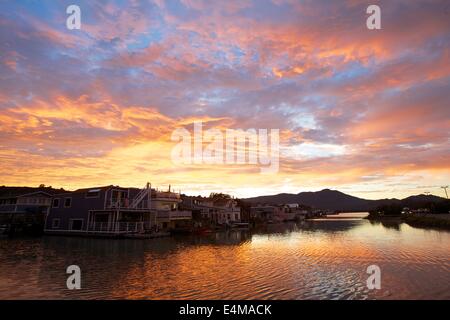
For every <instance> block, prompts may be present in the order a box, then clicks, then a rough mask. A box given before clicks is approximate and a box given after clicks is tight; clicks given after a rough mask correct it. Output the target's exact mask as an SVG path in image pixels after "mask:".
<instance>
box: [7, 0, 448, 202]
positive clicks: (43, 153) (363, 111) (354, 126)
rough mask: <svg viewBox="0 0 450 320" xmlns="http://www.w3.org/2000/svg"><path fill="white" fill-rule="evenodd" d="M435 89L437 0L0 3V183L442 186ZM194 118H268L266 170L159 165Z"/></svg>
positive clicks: (441, 52) (444, 89)
mask: <svg viewBox="0 0 450 320" xmlns="http://www.w3.org/2000/svg"><path fill="white" fill-rule="evenodd" d="M70 4H77V5H79V6H80V8H81V23H82V24H81V30H68V29H67V28H66V19H67V17H68V15H67V14H66V8H67V6H68V5H70ZM370 4H378V5H379V6H380V7H381V21H382V30H368V29H367V27H366V19H367V17H368V15H367V14H366V8H367V7H368V6H369V5H370ZM449 93H450V2H449V1H446V0H442V1H433V0H422V1H414V0H395V1H392V0H389V1H375V0H373V1H372V0H370V1H369V0H367V1H363V0H361V1H360V0H347V1H329V0H303V1H302V0H253V1H250V0H238V1H232V0H231V1H230V0H228V1H211V0H173V1H172V0H170V1H163V0H155V1H136V0H133V1H124V0H121V1H119V0H118V1H78V0H69V1H54V0H48V1H37V0H36V1H31V0H29V1H1V2H0V161H1V166H0V185H28V186H38V185H39V184H41V183H44V184H46V185H51V186H53V187H58V188H59V187H64V188H68V189H75V188H80V187H91V186H99V185H109V184H118V185H121V186H136V187H143V186H144V185H145V183H146V182H147V181H150V182H152V185H153V186H158V187H162V188H165V187H167V186H168V185H169V184H171V185H172V187H174V188H175V189H176V190H179V189H181V191H182V192H183V193H187V194H204V195H205V194H209V193H210V192H211V191H216V192H217V191H221V192H227V193H231V194H232V195H234V196H240V197H249V196H255V195H263V194H275V193H281V192H292V193H298V192H301V191H315V190H321V189H323V188H331V189H338V190H340V191H343V192H346V193H349V194H352V195H355V196H359V197H364V198H368V199H375V198H384V197H389V198H391V197H399V198H402V197H406V196H409V195H412V194H419V193H423V192H426V191H429V192H431V193H432V194H435V195H439V196H444V195H445V194H444V192H443V190H442V189H441V188H440V186H442V185H448V184H450V94H449ZM196 120H201V121H203V123H204V125H205V126H206V127H209V128H218V129H220V130H225V129H227V128H229V129H249V128H255V129H279V130H280V170H279V172H278V173H277V174H269V175H263V174H260V169H259V166H254V165H241V166H237V165H233V166H226V165H203V164H201V165H189V166H188V165H186V166H182V165H175V164H174V163H173V162H172V160H171V150H172V148H173V147H174V146H175V144H176V143H175V142H173V141H171V134H172V132H173V131H174V130H175V129H177V128H183V127H185V128H187V129H188V130H192V123H193V122H194V121H196Z"/></svg>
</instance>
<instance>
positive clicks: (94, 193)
mask: <svg viewBox="0 0 450 320" xmlns="http://www.w3.org/2000/svg"><path fill="white" fill-rule="evenodd" d="M98 197H100V189H92V190H89V191H88V192H86V198H98Z"/></svg>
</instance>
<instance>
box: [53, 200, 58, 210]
mask: <svg viewBox="0 0 450 320" xmlns="http://www.w3.org/2000/svg"><path fill="white" fill-rule="evenodd" d="M52 207H53V208H59V198H55V199H53V205H52Z"/></svg>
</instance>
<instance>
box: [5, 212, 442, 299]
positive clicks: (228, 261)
mask: <svg viewBox="0 0 450 320" xmlns="http://www.w3.org/2000/svg"><path fill="white" fill-rule="evenodd" d="M449 241H450V233H448V232H444V231H435V230H424V229H415V228H412V227H410V226H408V225H405V224H394V223H392V222H389V223H375V224H374V223H370V222H369V221H367V220H363V219H360V217H352V216H350V217H346V216H345V215H343V216H339V217H329V218H327V219H319V220H317V221H304V222H302V223H297V224H296V223H287V224H274V225H268V226H264V227H261V228H260V229H257V230H254V231H252V232H249V231H228V232H220V233H213V234H208V235H205V236H179V237H172V238H163V239H153V240H108V239H90V238H75V237H73V238H71V237H43V238H38V239H13V240H1V241H0V298H2V299H9V298H25V299H28V298H41V299H47V298H63V299H79V298H88V299H98V298H106V299H117V298H129V299H171V298H173V299H372V298H375V299H401V298H406V299H410V298H414V299H424V298H431V299H433V298H434V299H449V298H450V287H449V284H450V249H449V246H448V243H449ZM71 264H76V265H79V266H80V267H81V270H82V288H83V289H82V290H80V291H68V290H67V289H66V288H65V282H66V274H65V269H66V267H67V266H68V265H71ZM370 264H378V265H379V266H380V267H381V269H382V289H381V290H379V291H376V292H375V291H369V290H368V289H367V288H366V285H365V283H366V279H367V276H368V275H367V274H366V268H367V266H368V265H370Z"/></svg>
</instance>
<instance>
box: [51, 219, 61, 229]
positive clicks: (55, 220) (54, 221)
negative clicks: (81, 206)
mask: <svg viewBox="0 0 450 320" xmlns="http://www.w3.org/2000/svg"><path fill="white" fill-rule="evenodd" d="M59 223H60V220H59V219H53V220H52V228H53V229H58V228H59Z"/></svg>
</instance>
